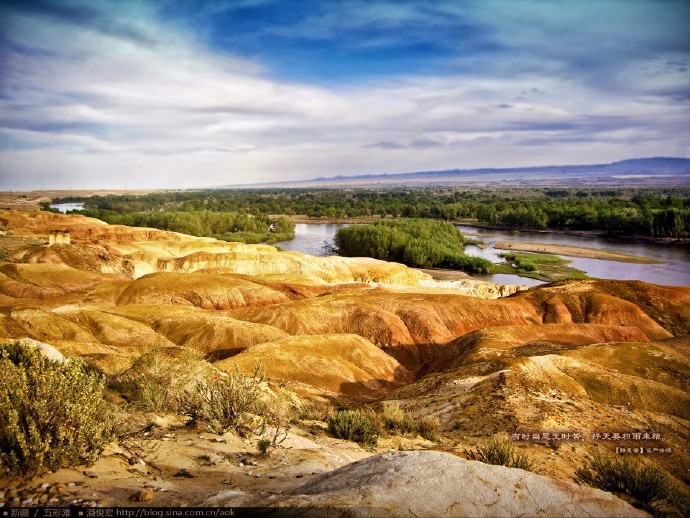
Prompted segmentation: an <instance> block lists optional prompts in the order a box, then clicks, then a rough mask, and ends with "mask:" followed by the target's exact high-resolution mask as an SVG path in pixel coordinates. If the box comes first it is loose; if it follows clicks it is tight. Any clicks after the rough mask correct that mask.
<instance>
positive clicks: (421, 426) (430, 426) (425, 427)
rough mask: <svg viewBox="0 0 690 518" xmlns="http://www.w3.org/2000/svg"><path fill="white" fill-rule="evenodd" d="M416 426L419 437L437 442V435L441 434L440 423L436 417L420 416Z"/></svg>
mask: <svg viewBox="0 0 690 518" xmlns="http://www.w3.org/2000/svg"><path fill="white" fill-rule="evenodd" d="M416 425H417V431H418V432H419V435H421V436H422V437H424V438H425V439H427V440H429V441H437V440H438V434H439V433H440V432H441V422H440V421H439V420H438V417H430V416H426V415H425V416H422V417H420V418H419V419H418V420H417V422H416Z"/></svg>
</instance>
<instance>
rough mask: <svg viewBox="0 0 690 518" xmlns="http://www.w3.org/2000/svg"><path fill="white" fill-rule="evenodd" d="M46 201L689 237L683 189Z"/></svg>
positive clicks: (187, 194) (244, 192)
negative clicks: (463, 221)
mask: <svg viewBox="0 0 690 518" xmlns="http://www.w3.org/2000/svg"><path fill="white" fill-rule="evenodd" d="M53 201H54V202H55V203H59V202H84V203H85V207H86V208H87V209H99V210H107V211H112V212H116V213H118V214H132V213H145V212H159V211H163V212H199V211H205V212H232V213H237V214H252V215H254V216H256V217H266V215H270V214H286V215H293V214H304V215H307V216H309V217H315V218H320V217H325V218H346V217H347V218H357V217H370V216H383V217H386V216H394V217H406V218H430V219H443V220H446V221H457V220H459V219H462V218H471V219H477V220H479V221H481V222H484V223H487V224H491V225H497V226H500V227H504V228H509V229H543V228H552V229H570V230H602V231H606V232H609V233H612V234H621V235H645V236H656V237H683V236H687V235H690V191H688V190H687V189H663V190H662V189H659V190H649V189H648V190H644V189H553V188H546V189H536V188H522V189H518V188H505V189H488V188H476V189H467V188H452V187H436V188H427V189H420V188H380V189H348V190H342V189H238V190H229V189H228V190H220V189H219V190H199V191H167V192H155V193H150V194H146V195H124V196H94V197H91V198H63V199H55V200H53Z"/></svg>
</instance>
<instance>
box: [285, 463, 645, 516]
mask: <svg viewBox="0 0 690 518" xmlns="http://www.w3.org/2000/svg"><path fill="white" fill-rule="evenodd" d="M279 505H280V506H288V507H306V508H309V507H316V508H318V509H305V514H304V515H305V516H310V512H313V513H314V515H318V516H396V517H398V516H418V517H421V516H428V517H431V516H433V517H439V516H491V517H502V516H544V517H548V516H559V517H561V516H578V517H585V516H597V517H598V516H610V517H612V516H625V517H632V516H648V515H647V514H646V513H644V512H642V511H640V510H638V509H635V508H633V507H632V506H630V505H629V504H628V503H626V502H624V501H623V500H621V499H619V498H617V497H615V496H613V495H612V494H610V493H606V492H604V491H600V490H598V489H593V488H590V487H585V486H579V485H577V484H575V483H573V482H564V481H562V480H558V479H555V478H550V477H544V476H541V475H535V474H533V473H530V472H527V471H523V470H520V469H512V468H506V467H503V466H491V465H488V464H483V463H481V462H476V461H469V460H464V459H461V458H459V457H456V456H454V455H451V454H449V453H443V452H438V451H415V452H399V453H389V454H384V455H376V456H373V457H369V458H367V459H364V460H360V461H358V462H354V463H352V464H348V465H347V466H344V467H342V468H340V469H337V470H335V471H332V472H330V473H327V474H325V475H323V476H322V477H320V478H319V479H316V480H314V481H311V482H309V483H308V484H305V485H304V486H302V487H300V488H299V489H297V490H296V491H295V492H294V494H293V495H292V496H290V497H287V498H286V499H285V500H283V501H282V502H280V504H279Z"/></svg>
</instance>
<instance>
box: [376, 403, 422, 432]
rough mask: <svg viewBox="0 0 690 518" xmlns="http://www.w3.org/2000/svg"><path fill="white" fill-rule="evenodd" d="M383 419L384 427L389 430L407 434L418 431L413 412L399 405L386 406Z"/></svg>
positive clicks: (382, 414) (382, 415)
mask: <svg viewBox="0 0 690 518" xmlns="http://www.w3.org/2000/svg"><path fill="white" fill-rule="evenodd" d="M381 419H382V421H383V427H384V428H385V429H386V430H387V431H389V432H394V433H402V434H405V433H412V432H416V431H417V426H416V424H415V422H414V419H413V418H412V414H410V413H409V412H407V411H406V410H403V409H401V408H400V407H398V406H391V405H386V406H384V407H383V412H382V413H381Z"/></svg>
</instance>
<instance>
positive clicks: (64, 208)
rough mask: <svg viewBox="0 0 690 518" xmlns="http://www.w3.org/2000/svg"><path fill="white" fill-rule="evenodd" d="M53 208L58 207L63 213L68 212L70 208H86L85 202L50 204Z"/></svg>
mask: <svg viewBox="0 0 690 518" xmlns="http://www.w3.org/2000/svg"><path fill="white" fill-rule="evenodd" d="M50 208H51V209H57V210H59V211H60V212H62V213H63V214H67V211H70V210H84V204H83V203H54V204H53V205H51V206H50Z"/></svg>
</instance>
